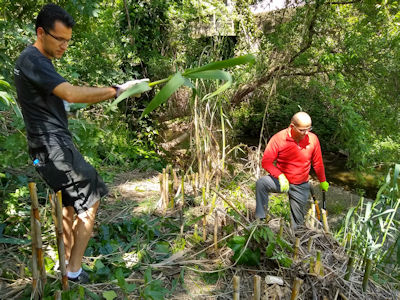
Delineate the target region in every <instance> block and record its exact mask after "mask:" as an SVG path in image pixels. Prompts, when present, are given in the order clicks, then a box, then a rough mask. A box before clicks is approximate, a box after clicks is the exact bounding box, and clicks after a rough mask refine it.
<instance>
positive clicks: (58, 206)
mask: <svg viewBox="0 0 400 300" xmlns="http://www.w3.org/2000/svg"><path fill="white" fill-rule="evenodd" d="M50 202H51V204H52V205H54V207H55V215H56V219H55V220H54V222H55V225H56V226H55V227H56V237H57V248H58V258H59V261H60V271H61V284H62V289H63V291H68V290H69V286H68V276H67V266H66V264H65V247H64V231H63V214H62V195H61V191H58V192H57V197H56V198H54V197H53V199H50Z"/></svg>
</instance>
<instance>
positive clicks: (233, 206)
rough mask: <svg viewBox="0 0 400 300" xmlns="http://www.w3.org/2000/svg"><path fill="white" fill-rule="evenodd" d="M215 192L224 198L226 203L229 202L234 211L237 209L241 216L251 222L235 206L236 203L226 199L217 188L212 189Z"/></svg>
mask: <svg viewBox="0 0 400 300" xmlns="http://www.w3.org/2000/svg"><path fill="white" fill-rule="evenodd" d="M212 190H213V192H214V193H216V194H217V195H218V196H219V197H220V198H221V199H222V200H224V201H225V203H226V204H228V205H229V206H230V207H231V208H232V209H233V210H234V211H236V212H237V213H238V215H239V216H241V217H242V218H243V219H244V220H246V222H249V220H248V219H247V218H246V217H245V216H243V214H242V213H241V212H240V211H239V210H238V209H237V208H236V207H235V205H233V203H232V202H230V201H229V200H228V199H225V197H224V196H223V195H222V194H221V193H220V192H218V191H216V190H215V189H212Z"/></svg>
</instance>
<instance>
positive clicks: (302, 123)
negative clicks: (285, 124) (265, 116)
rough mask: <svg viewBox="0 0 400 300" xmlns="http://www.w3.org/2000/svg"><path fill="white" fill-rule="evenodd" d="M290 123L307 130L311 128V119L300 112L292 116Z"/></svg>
mask: <svg viewBox="0 0 400 300" xmlns="http://www.w3.org/2000/svg"><path fill="white" fill-rule="evenodd" d="M291 123H293V124H294V125H295V126H298V127H301V128H308V127H311V117H310V116H309V115H308V113H305V112H304V111H300V112H298V113H296V114H294V115H293V117H292V120H291Z"/></svg>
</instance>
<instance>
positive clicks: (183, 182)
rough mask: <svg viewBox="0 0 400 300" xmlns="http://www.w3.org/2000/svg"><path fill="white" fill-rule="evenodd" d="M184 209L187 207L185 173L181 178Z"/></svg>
mask: <svg viewBox="0 0 400 300" xmlns="http://www.w3.org/2000/svg"><path fill="white" fill-rule="evenodd" d="M181 194H182V209H183V208H184V207H185V173H183V174H182V178H181Z"/></svg>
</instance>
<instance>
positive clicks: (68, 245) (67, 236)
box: [62, 206, 75, 262]
mask: <svg viewBox="0 0 400 300" xmlns="http://www.w3.org/2000/svg"><path fill="white" fill-rule="evenodd" d="M62 213H63V234H64V235H63V239H64V249H65V260H66V261H68V262H69V258H70V257H71V249H72V247H73V245H74V236H73V234H72V225H73V222H74V215H75V210H74V208H73V207H72V206H68V207H63V210H62Z"/></svg>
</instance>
